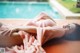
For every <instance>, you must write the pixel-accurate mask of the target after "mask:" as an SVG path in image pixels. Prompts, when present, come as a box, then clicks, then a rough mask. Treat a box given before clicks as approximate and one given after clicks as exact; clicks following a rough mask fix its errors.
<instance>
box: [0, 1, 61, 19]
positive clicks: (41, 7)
mask: <svg viewBox="0 0 80 53" xmlns="http://www.w3.org/2000/svg"><path fill="white" fill-rule="evenodd" d="M41 12H45V13H47V14H48V15H49V16H51V17H53V18H55V19H61V16H60V15H59V13H58V11H57V10H56V9H55V8H54V9H52V8H51V6H50V5H49V4H48V3H38V2H36V3H32V2H0V19H32V18H34V17H36V16H37V15H38V14H39V13H41Z"/></svg>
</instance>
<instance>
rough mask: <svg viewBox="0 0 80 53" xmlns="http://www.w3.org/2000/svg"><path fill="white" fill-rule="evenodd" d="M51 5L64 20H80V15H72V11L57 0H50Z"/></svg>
mask: <svg viewBox="0 0 80 53" xmlns="http://www.w3.org/2000/svg"><path fill="white" fill-rule="evenodd" d="M49 3H50V5H51V6H52V8H53V7H55V8H56V9H57V10H58V12H59V13H60V14H61V15H62V17H64V18H69V19H70V18H71V19H80V13H72V12H71V11H70V10H68V9H67V8H65V7H64V6H62V5H61V4H60V3H58V2H57V1H56V0H49Z"/></svg>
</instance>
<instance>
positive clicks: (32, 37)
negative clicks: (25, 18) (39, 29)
mask: <svg viewBox="0 0 80 53" xmlns="http://www.w3.org/2000/svg"><path fill="white" fill-rule="evenodd" d="M34 40H35V38H34V36H32V35H31V36H30V39H29V46H30V45H32V43H33V42H34Z"/></svg>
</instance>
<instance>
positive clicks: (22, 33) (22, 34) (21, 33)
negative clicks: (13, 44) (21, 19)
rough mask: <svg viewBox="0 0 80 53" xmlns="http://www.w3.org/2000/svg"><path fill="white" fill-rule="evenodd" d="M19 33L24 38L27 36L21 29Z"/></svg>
mask: <svg viewBox="0 0 80 53" xmlns="http://www.w3.org/2000/svg"><path fill="white" fill-rule="evenodd" d="M18 34H19V35H20V36H21V38H22V39H24V38H25V36H24V31H19V32H18Z"/></svg>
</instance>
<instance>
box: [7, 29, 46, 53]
mask: <svg viewBox="0 0 80 53" xmlns="http://www.w3.org/2000/svg"><path fill="white" fill-rule="evenodd" d="M19 34H20V36H21V37H22V39H23V43H24V45H21V46H14V47H12V49H11V48H6V49H7V50H6V53H46V52H45V51H44V49H43V48H42V47H41V46H40V44H39V42H38V41H37V39H35V38H34V36H32V35H30V34H29V33H26V32H24V31H19Z"/></svg>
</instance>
